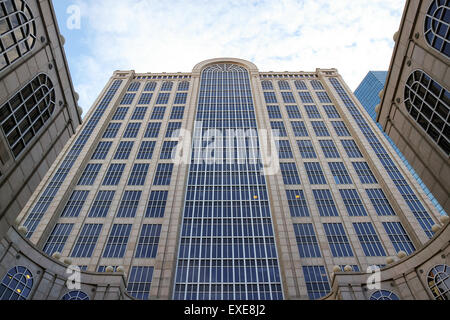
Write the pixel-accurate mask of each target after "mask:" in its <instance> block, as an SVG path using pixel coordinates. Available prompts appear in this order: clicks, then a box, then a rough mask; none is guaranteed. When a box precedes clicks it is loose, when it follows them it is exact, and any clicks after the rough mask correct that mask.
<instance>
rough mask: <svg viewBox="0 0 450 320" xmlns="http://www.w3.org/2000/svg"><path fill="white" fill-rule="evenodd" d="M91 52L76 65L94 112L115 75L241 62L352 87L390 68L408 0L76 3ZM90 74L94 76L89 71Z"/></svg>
mask: <svg viewBox="0 0 450 320" xmlns="http://www.w3.org/2000/svg"><path fill="white" fill-rule="evenodd" d="M77 3H78V4H79V5H80V7H81V9H82V14H83V24H82V28H83V29H82V31H83V37H84V38H83V41H84V42H85V44H86V48H87V52H85V55H84V56H82V57H80V58H79V59H78V61H77V62H76V63H75V64H74V65H72V68H76V69H78V68H81V69H83V70H87V71H89V72H87V73H86V75H87V77H85V78H80V79H77V80H78V83H77V82H76V87H77V90H78V91H79V93H80V97H81V101H80V103H81V104H82V106H83V107H84V109H85V111H86V110H87V109H88V108H89V107H90V106H91V104H92V103H93V101H94V100H95V98H96V97H97V95H98V93H99V92H100V90H101V89H102V88H103V86H104V84H105V83H106V81H107V80H108V78H109V77H110V76H111V74H112V72H113V71H114V70H118V69H120V70H122V69H123V70H130V69H133V70H136V71H137V72H162V71H164V72H177V71H182V72H189V71H191V70H192V68H193V67H194V65H195V64H197V63H198V62H200V61H203V60H206V59H210V58H216V57H237V58H242V59H247V60H250V61H252V62H254V63H255V64H256V65H257V66H258V68H259V69H260V70H261V71H285V70H289V71H295V70H304V71H314V70H315V69H316V68H331V67H334V68H337V69H338V70H339V72H340V73H341V74H342V76H343V77H344V79H345V80H346V82H347V83H348V84H349V86H350V87H351V88H352V89H356V86H357V85H358V84H359V82H360V81H361V80H362V79H363V77H364V76H365V75H366V73H367V72H368V71H369V70H387V69H388V67H389V62H390V59H391V55H392V49H393V46H394V42H393V40H392V36H393V34H394V32H395V31H396V30H397V29H398V27H399V23H400V18H401V14H402V11H403V7H404V5H405V1H404V0H372V1H361V0H335V1H328V0H304V1H295V0H282V1H269V0H267V1H242V0H230V1H225V0H209V1H207V0H190V1H187V0H186V1H182V0H171V1H159V0H120V1H114V4H112V1H111V0H96V1H94V0H77ZM90 72H92V74H90V75H89V73H90Z"/></svg>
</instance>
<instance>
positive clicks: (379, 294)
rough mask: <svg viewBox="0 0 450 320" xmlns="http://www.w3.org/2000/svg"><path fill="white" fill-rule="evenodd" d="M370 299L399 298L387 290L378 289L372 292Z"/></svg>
mask: <svg viewBox="0 0 450 320" xmlns="http://www.w3.org/2000/svg"><path fill="white" fill-rule="evenodd" d="M370 300H400V299H399V297H398V296H397V295H396V294H395V293H393V292H392V291H388V290H378V291H375V292H374V293H372V295H371V296H370Z"/></svg>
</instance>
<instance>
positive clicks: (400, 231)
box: [383, 222, 416, 254]
mask: <svg viewBox="0 0 450 320" xmlns="http://www.w3.org/2000/svg"><path fill="white" fill-rule="evenodd" d="M383 227H384V229H385V230H386V233H387V235H388V236H389V239H391V242H392V245H393V246H394V248H395V250H396V251H397V252H400V251H405V252H406V253H407V254H411V253H413V252H414V251H415V250H416V249H415V248H414V245H413V243H412V242H411V239H410V238H409V236H408V234H407V233H406V231H405V229H404V228H403V226H402V224H401V223H400V222H383Z"/></svg>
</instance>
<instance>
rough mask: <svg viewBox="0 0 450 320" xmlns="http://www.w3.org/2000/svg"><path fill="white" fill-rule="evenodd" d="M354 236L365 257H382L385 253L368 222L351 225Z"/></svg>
mask: <svg viewBox="0 0 450 320" xmlns="http://www.w3.org/2000/svg"><path fill="white" fill-rule="evenodd" d="M353 227H354V228H355V231H356V235H357V236H358V239H359V241H360V242H361V246H362V248H363V251H364V253H365V255H366V256H367V257H384V256H386V252H385V251H384V248H383V246H382V244H381V242H380V239H379V238H378V235H377V233H376V231H375V229H374V227H373V225H372V223H370V222H360V223H353Z"/></svg>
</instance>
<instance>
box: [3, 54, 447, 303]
mask: <svg viewBox="0 0 450 320" xmlns="http://www.w3.org/2000/svg"><path fill="white" fill-rule="evenodd" d="M271 132H272V133H273V135H272V134H268V133H271ZM439 217H440V214H439V212H438V211H437V210H436V209H435V207H434V206H433V204H432V203H431V202H430V201H429V199H428V198H427V196H426V195H425V194H424V193H423V191H422V190H421V188H420V187H419V186H418V185H417V182H416V181H415V179H414V178H413V177H412V175H411V174H410V172H409V171H408V170H407V168H406V167H405V166H404V165H403V163H402V162H401V161H400V160H399V158H398V156H397V154H396V153H395V151H394V150H393V149H392V147H391V146H390V144H389V143H388V142H387V141H386V139H385V137H384V135H383V134H382V133H381V132H380V130H379V129H378V128H377V127H376V125H375V124H374V122H373V121H372V120H371V118H370V117H369V115H368V114H367V112H366V111H365V110H364V108H363V107H362V106H361V105H360V104H359V103H358V101H357V99H356V98H355V97H354V95H353V93H352V92H351V91H350V90H349V88H348V87H347V85H346V84H345V82H344V80H343V79H342V77H341V76H340V75H339V73H338V72H337V70H335V69H327V70H325V69H317V70H316V71H315V72H301V71H298V72H260V71H258V69H257V67H256V66H255V65H254V64H253V63H251V62H248V61H244V60H240V59H232V58H223V59H213V60H208V61H204V62H201V63H199V64H198V65H196V66H195V67H194V69H193V71H192V72H190V73H158V74H154V73H145V74H140V73H135V72H134V71H116V72H114V74H113V75H112V77H111V79H110V81H109V82H108V83H107V84H106V86H105V88H104V90H103V91H102V93H101V94H100V96H99V98H98V99H97V101H95V103H94V105H93V107H92V109H91V110H90V112H89V113H88V115H87V118H86V121H85V123H84V124H83V125H82V127H81V129H80V130H79V131H78V132H77V134H76V136H75V137H74V139H72V140H71V142H70V143H69V144H67V145H66V147H65V148H64V151H63V152H62V153H61V155H60V156H59V157H58V160H57V161H56V163H55V165H54V167H53V168H52V170H51V171H50V172H49V173H48V174H47V175H46V177H45V178H44V179H43V180H42V183H41V185H40V188H39V189H38V191H36V192H35V193H34V195H33V196H32V197H31V199H30V201H29V202H28V204H27V206H26V208H25V209H24V210H23V211H22V213H21V215H20V226H21V228H20V230H22V232H24V233H25V234H26V238H28V240H29V241H31V243H33V244H34V245H35V246H36V247H37V248H38V249H40V250H42V251H43V252H44V256H45V257H50V256H54V257H57V258H59V257H60V256H61V257H62V259H70V263H72V264H75V265H78V266H80V267H81V269H82V270H85V272H86V273H85V274H86V275H89V277H91V276H92V274H91V273H92V272H104V271H108V270H109V271H113V270H117V271H120V272H123V274H124V275H125V277H126V282H127V292H128V294H130V295H131V296H133V297H135V298H138V299H178V300H190V299H193V300H196V299H199V300H203V299H204V300H207V299H231V300H233V299H242V300H246V299H319V298H321V297H324V296H326V295H327V294H329V293H330V291H331V282H330V281H331V279H332V274H333V273H334V272H336V270H337V269H336V268H338V269H339V270H341V269H344V266H346V268H345V269H346V270H349V269H352V270H354V271H362V272H365V271H366V269H367V268H368V267H369V266H373V265H377V266H384V265H385V264H386V258H387V257H389V256H395V255H396V254H397V253H398V252H401V253H403V252H405V253H406V254H407V255H413V254H414V252H415V251H416V249H419V248H421V247H422V246H423V245H424V244H425V243H427V242H428V241H429V239H431V238H432V237H433V234H434V231H436V230H437V229H436V228H435V227H434V228H433V226H435V225H440V224H441V223H440V222H439ZM432 229H433V230H432ZM11 235H12V236H11V237H16V236H14V235H13V233H11ZM55 253H56V254H55ZM45 259H50V258H45ZM45 259H43V260H45ZM45 261H47V260H45ZM8 263H9V265H8V266H7V267H4V270H9V269H8V268H12V267H13V266H14V263H17V262H15V261H14V255H13V254H11V259H10V261H9V262H8ZM46 263H48V261H47V262H46ZM336 266H339V267H336ZM25 267H27V266H25ZM32 268H37V269H39V268H40V267H39V265H37V266H36V265H35V264H33V266H32V267H30V268H29V272H30V273H33V269H32ZM39 270H40V269H39ZM46 270H48V269H46ZM0 271H1V270H0ZM34 274H35V272H34ZM107 274H110V273H107ZM105 275H106V274H105ZM50 278H51V279H54V278H57V277H56V276H55V277H53V278H52V277H50V276H47V277H46V279H50ZM55 283H56V282H51V281H50V280H48V281H47V282H46V285H47V286H54V285H60V284H57V283H56V284H55ZM91 283H92V282H91ZM86 288H88V287H86ZM105 290H106V289H105ZM388 290H391V291H392V292H391V291H389V292H391V293H392V294H393V295H396V296H398V297H400V298H402V293H401V292H398V291H396V290H395V288H388ZM82 291H83V292H81V291H80V292H76V293H72V294H73V295H74V296H79V295H81V296H83V297H89V295H90V294H91V293H90V292H91V291H90V290H89V289H85V290H82ZM378 291H379V290H378ZM378 291H373V290H372V291H371V290H369V291H368V292H367V293H368V294H369V296H370V295H379V294H381V293H380V292H378ZM52 292H55V290H53V291H52ZM57 292H58V293H57V294H55V293H54V296H53V297H54V298H61V296H62V295H63V294H64V293H65V292H67V290H63V289H58V290H57ZM97 292H98V290H97ZM58 294H61V296H59V297H58ZM67 294H69V293H67ZM90 298H92V296H91V297H90Z"/></svg>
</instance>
